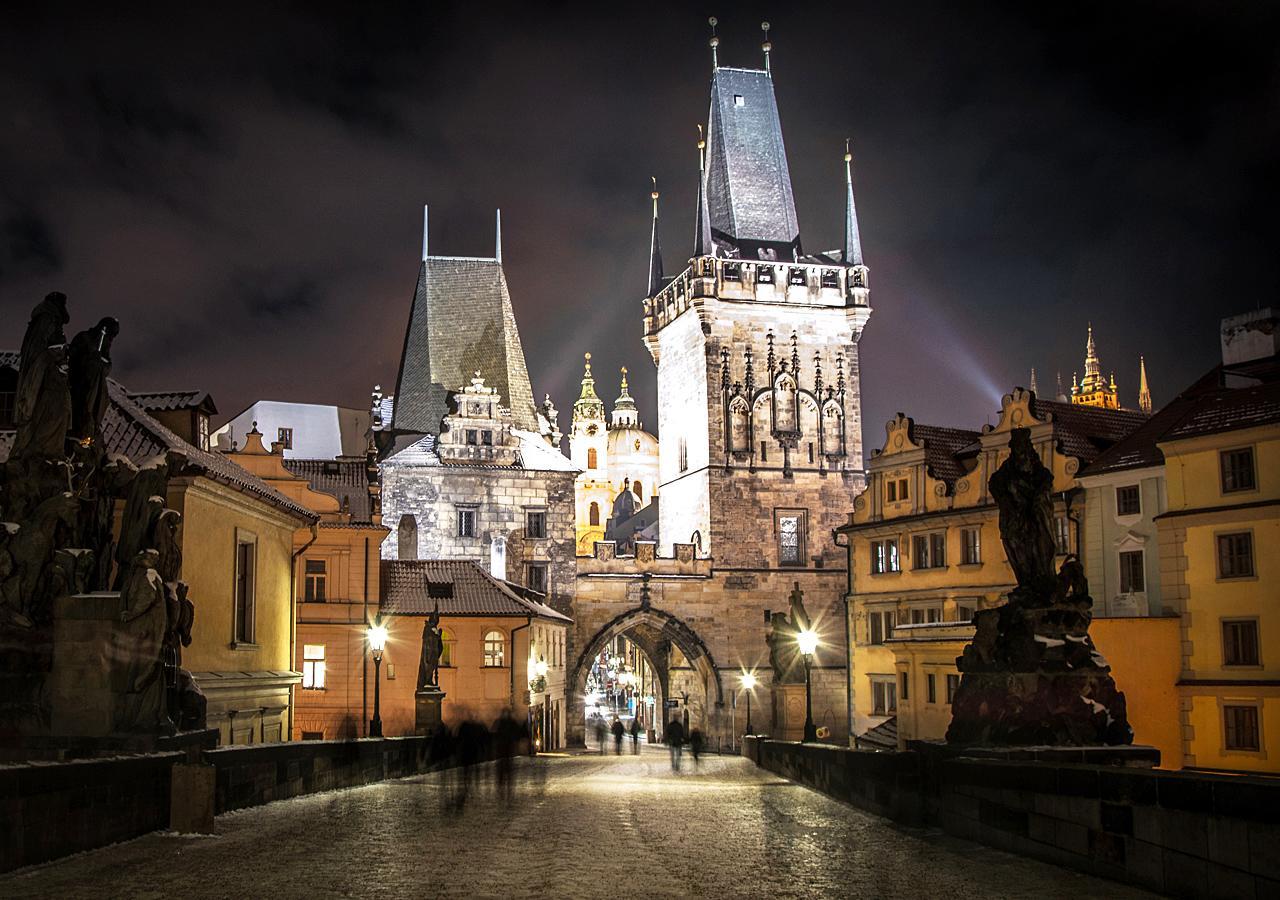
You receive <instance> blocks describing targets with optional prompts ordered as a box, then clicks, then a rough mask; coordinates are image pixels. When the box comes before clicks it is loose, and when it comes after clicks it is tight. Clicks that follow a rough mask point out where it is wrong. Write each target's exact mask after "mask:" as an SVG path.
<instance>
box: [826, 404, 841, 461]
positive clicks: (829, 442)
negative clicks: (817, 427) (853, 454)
mask: <svg viewBox="0 0 1280 900" xmlns="http://www.w3.org/2000/svg"><path fill="white" fill-rule="evenodd" d="M843 419H844V415H843V414H842V413H841V411H840V405H839V404H837V403H835V402H831V403H828V404H827V405H826V406H825V407H824V408H823V410H822V449H823V452H824V453H826V454H827V455H828V456H836V455H843V453H844V427H843V426H844V422H843Z"/></svg>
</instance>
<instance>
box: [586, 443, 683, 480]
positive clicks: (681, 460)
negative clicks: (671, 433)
mask: <svg viewBox="0 0 1280 900" xmlns="http://www.w3.org/2000/svg"><path fill="white" fill-rule="evenodd" d="M593 468H594V467H593ZM688 469H689V442H688V441H686V440H685V439H684V438H680V471H681V472H686V471H688Z"/></svg>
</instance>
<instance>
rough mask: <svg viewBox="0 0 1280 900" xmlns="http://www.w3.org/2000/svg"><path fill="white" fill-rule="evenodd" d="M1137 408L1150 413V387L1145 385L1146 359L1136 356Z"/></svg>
mask: <svg viewBox="0 0 1280 900" xmlns="http://www.w3.org/2000/svg"><path fill="white" fill-rule="evenodd" d="M1138 409H1140V410H1142V411H1143V412H1144V413H1146V414H1147V415H1150V414H1151V409H1152V403H1151V389H1150V388H1149V387H1148V386H1147V361H1146V359H1145V358H1143V357H1142V356H1139V357H1138Z"/></svg>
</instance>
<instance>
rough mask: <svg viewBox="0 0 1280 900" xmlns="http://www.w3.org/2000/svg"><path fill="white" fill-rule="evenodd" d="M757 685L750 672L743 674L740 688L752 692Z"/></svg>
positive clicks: (754, 677)
mask: <svg viewBox="0 0 1280 900" xmlns="http://www.w3.org/2000/svg"><path fill="white" fill-rule="evenodd" d="M757 683H758V682H757V681H756V676H754V675H752V674H751V673H750V672H744V673H743V675H742V687H743V689H744V690H748V691H750V690H754V689H755V686H756V684H757Z"/></svg>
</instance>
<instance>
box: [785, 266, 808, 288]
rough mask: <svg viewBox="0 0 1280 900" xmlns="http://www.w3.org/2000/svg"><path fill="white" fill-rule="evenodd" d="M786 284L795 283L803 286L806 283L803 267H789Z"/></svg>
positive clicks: (797, 285)
mask: <svg viewBox="0 0 1280 900" xmlns="http://www.w3.org/2000/svg"><path fill="white" fill-rule="evenodd" d="M787 284H791V285H795V286H796V287H804V285H806V284H808V281H807V280H806V278H805V272H804V269H795V268H793V269H791V270H790V271H789V272H788V273H787Z"/></svg>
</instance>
